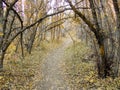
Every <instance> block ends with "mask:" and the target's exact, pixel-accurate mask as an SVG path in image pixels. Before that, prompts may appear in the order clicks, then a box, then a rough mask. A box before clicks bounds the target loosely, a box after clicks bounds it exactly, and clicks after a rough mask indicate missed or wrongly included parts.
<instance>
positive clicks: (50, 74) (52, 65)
mask: <svg viewBox="0 0 120 90" xmlns="http://www.w3.org/2000/svg"><path fill="white" fill-rule="evenodd" d="M70 43H72V40H71V39H67V40H66V41H65V42H64V43H63V44H62V45H61V46H60V47H58V48H57V49H55V50H53V51H52V52H51V53H49V54H48V55H47V57H46V58H45V60H43V61H44V62H43V65H42V68H41V69H42V80H41V81H40V82H39V83H38V85H37V90H71V89H70V88H69V86H68V84H67V83H66V81H65V79H64V77H65V74H64V73H63V67H62V66H63V64H64V53H65V49H66V48H67V47H68V46H69V45H70Z"/></svg>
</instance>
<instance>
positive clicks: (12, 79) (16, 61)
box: [0, 41, 59, 90]
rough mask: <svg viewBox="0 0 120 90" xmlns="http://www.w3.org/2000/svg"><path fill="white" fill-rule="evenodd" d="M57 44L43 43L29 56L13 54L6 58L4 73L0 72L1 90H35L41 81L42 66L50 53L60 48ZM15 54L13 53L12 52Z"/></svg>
mask: <svg viewBox="0 0 120 90" xmlns="http://www.w3.org/2000/svg"><path fill="white" fill-rule="evenodd" d="M58 45H59V44H58V43H57V42H53V43H50V42H46V41H43V42H41V44H40V46H37V47H34V48H33V51H32V53H31V54H30V55H29V54H28V53H25V55H26V56H25V58H24V59H23V58H21V55H20V54H19V53H14V54H13V53H12V55H11V57H10V55H9V54H7V55H8V56H9V58H7V55H6V58H5V62H4V71H3V72H0V90H34V89H35V87H36V82H38V81H40V80H41V78H42V77H41V71H40V68H41V64H42V60H43V58H44V57H45V56H46V55H47V53H48V52H49V51H51V50H52V49H54V48H57V47H58ZM12 52H13V51H12Z"/></svg>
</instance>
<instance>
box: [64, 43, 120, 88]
mask: <svg viewBox="0 0 120 90" xmlns="http://www.w3.org/2000/svg"><path fill="white" fill-rule="evenodd" d="M91 54H92V50H90V49H89V48H88V47H87V46H86V45H85V44H84V43H82V42H76V43H75V44H74V45H72V46H70V47H68V48H67V50H66V63H65V73H66V78H67V81H68V83H69V85H70V87H71V88H73V90H119V89H120V77H118V78H116V79H114V80H113V79H112V78H110V77H108V78H106V79H99V78H98V76H97V69H96V68H95V66H96V65H95V60H93V58H91V57H90V55H91Z"/></svg>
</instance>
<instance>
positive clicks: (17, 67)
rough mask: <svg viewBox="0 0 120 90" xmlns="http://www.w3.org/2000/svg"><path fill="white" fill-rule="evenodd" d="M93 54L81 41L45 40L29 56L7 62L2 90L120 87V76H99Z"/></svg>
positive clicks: (0, 81) (111, 89)
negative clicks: (100, 77)
mask: <svg viewBox="0 0 120 90" xmlns="http://www.w3.org/2000/svg"><path fill="white" fill-rule="evenodd" d="M93 54H94V53H93V50H91V49H90V47H89V46H87V45H86V44H85V42H82V41H79V40H78V41H75V42H74V43H73V41H72V40H71V39H66V38H65V39H64V40H63V41H61V42H59V43H58V42H57V43H56V42H53V43H51V42H46V41H45V42H42V44H41V45H40V47H36V48H34V50H33V52H32V54H31V55H29V54H26V57H25V59H21V58H19V56H16V55H17V54H15V55H13V57H11V59H9V60H6V61H5V63H4V67H5V69H4V71H3V72H0V90H120V77H118V78H116V79H114V80H113V79H112V78H110V77H108V78H106V79H99V78H98V76H97V69H96V65H95V62H96V57H94V56H91V55H93Z"/></svg>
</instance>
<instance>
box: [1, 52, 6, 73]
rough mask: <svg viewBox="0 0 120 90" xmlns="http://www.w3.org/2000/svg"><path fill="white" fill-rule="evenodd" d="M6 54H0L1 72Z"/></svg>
mask: <svg viewBox="0 0 120 90" xmlns="http://www.w3.org/2000/svg"><path fill="white" fill-rule="evenodd" d="M4 56H5V52H3V51H1V53H0V71H2V69H3V60H4Z"/></svg>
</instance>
